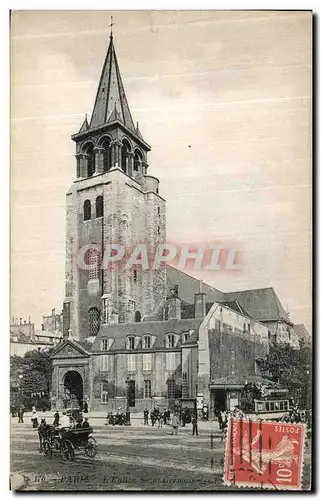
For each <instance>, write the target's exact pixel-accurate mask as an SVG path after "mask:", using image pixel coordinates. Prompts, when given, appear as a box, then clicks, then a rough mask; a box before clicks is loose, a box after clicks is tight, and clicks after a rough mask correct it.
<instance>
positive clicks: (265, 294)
mask: <svg viewBox="0 0 322 500" xmlns="http://www.w3.org/2000/svg"><path fill="white" fill-rule="evenodd" d="M225 300H229V301H230V300H237V301H238V302H239V304H241V305H242V307H244V308H245V309H246V310H247V311H248V313H249V314H250V315H251V317H252V318H254V319H256V320H258V321H274V320H275V321H276V320H284V321H288V322H289V321H290V320H289V317H288V314H287V312H286V311H285V309H284V307H283V306H282V304H281V302H280V300H279V298H278V297H277V295H276V293H275V290H274V288H256V289H254V290H242V291H240V292H229V293H225Z"/></svg>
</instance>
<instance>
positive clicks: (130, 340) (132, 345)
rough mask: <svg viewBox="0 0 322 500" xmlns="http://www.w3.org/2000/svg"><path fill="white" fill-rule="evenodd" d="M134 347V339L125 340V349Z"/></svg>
mask: <svg viewBox="0 0 322 500" xmlns="http://www.w3.org/2000/svg"><path fill="white" fill-rule="evenodd" d="M134 346H135V337H128V338H127V348H128V349H134Z"/></svg>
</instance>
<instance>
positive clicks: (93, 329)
mask: <svg viewBox="0 0 322 500" xmlns="http://www.w3.org/2000/svg"><path fill="white" fill-rule="evenodd" d="M88 327H89V328H88V329H89V336H90V337H96V335H97V334H98V332H99V329H100V312H99V310H98V309H97V307H91V308H90V310H89V311H88Z"/></svg>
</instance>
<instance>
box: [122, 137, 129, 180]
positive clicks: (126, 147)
mask: <svg viewBox="0 0 322 500" xmlns="http://www.w3.org/2000/svg"><path fill="white" fill-rule="evenodd" d="M130 150H131V146H130V144H129V142H128V141H127V140H126V139H124V140H123V141H122V151H121V168H122V170H123V172H125V173H126V174H127V173H128V161H129V160H128V158H129V152H130Z"/></svg>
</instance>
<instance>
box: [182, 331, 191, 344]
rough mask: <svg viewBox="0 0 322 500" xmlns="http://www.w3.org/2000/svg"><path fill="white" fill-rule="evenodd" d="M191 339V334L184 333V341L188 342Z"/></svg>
mask: <svg viewBox="0 0 322 500" xmlns="http://www.w3.org/2000/svg"><path fill="white" fill-rule="evenodd" d="M189 339H190V335H189V333H184V334H183V341H184V342H188V341H189Z"/></svg>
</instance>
